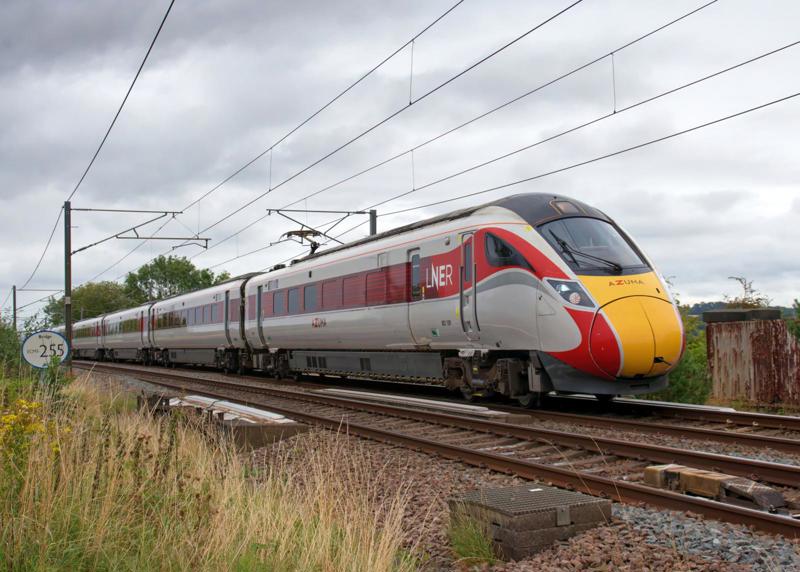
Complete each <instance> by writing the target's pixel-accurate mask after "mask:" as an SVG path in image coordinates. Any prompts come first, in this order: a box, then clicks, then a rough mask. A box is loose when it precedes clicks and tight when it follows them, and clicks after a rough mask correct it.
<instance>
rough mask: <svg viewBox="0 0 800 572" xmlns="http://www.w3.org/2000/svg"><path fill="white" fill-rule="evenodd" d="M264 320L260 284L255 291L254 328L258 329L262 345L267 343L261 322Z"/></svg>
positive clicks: (262, 291)
mask: <svg viewBox="0 0 800 572" xmlns="http://www.w3.org/2000/svg"><path fill="white" fill-rule="evenodd" d="M263 321H264V286H263V285H261V286H259V287H258V289H257V291H256V329H257V331H258V340H259V341H260V342H261V345H262V346H266V345H267V340H265V339H264V330H263V329H262V328H261V324H262V322H263Z"/></svg>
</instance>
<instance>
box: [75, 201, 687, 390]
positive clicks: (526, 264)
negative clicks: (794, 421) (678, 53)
mask: <svg viewBox="0 0 800 572" xmlns="http://www.w3.org/2000/svg"><path fill="white" fill-rule="evenodd" d="M556 230H557V232H555V231H556ZM551 235H552V236H551ZM562 235H563V238H562ZM553 237H555V238H553ZM565 241H566V243H568V244H565ZM579 250H581V251H582V252H581V253H582V254H583V255H584V256H586V258H585V259H584V258H583V257H581V256H579V254H581V253H579V252H578V251H579ZM590 252H591V253H593V254H589V253H590ZM601 255H605V256H607V257H608V258H604V257H602V256H601ZM614 257H616V258H617V259H619V260H620V262H619V263H617V262H615V261H614V260H613V258H614ZM592 258H595V259H597V260H600V261H602V262H597V261H595V262H592ZM632 299H635V300H636V301H637V305H636V309H634V308H633V306H630V300H632ZM626 304H628V305H626ZM637 312H638V313H637ZM633 314H636V315H635V316H634V315H633ZM677 316H678V314H677V312H676V310H675V307H674V303H673V301H672V300H671V298H670V297H669V295H668V294H667V290H666V288H665V284H664V283H663V281H662V279H661V278H660V276H659V275H658V274H657V273H656V272H655V270H654V268H653V266H652V264H651V263H650V261H649V260H648V259H647V258H646V257H645V256H644V254H642V253H641V251H640V250H639V249H638V248H637V247H636V245H635V244H634V243H633V241H632V240H631V239H630V238H629V237H628V236H627V235H626V234H625V233H624V232H623V231H622V230H621V229H620V228H619V227H618V226H617V225H616V224H615V223H614V222H613V221H612V220H611V219H609V218H608V217H607V216H606V215H605V214H603V213H602V212H600V211H598V210H596V209H594V208H592V207H590V206H588V205H585V204H583V203H580V202H578V201H574V200H572V199H569V198H566V197H554V196H552V195H541V194H523V195H515V196H511V197H507V198H505V199H501V200H498V201H495V202H492V203H488V204H485V205H481V206H478V207H473V208H469V209H464V210H461V211H457V212H453V213H449V214H447V215H444V216H440V217H436V218H434V219H429V220H426V221H422V222H418V223H414V224H412V225H408V226H406V227H402V228H399V229H395V230H392V231H389V232H386V233H383V234H379V235H377V236H373V237H369V238H366V239H363V240H360V241H357V242H354V243H351V244H347V245H344V246H340V247H337V248H333V249H330V250H326V251H323V252H321V253H318V254H315V255H311V256H308V257H306V258H302V259H300V260H296V261H294V262H293V263H292V264H291V265H289V266H287V267H283V266H278V267H275V268H273V269H272V270H271V271H269V272H266V273H263V274H251V275H246V276H241V277H238V278H235V279H232V280H230V281H228V282H226V283H224V284H219V285H217V286H214V287H211V288H207V289H203V290H199V291H195V292H191V293H187V294H183V295H180V296H176V297H173V298H170V299H167V300H162V301H158V302H153V303H148V304H144V305H142V306H139V307H137V308H131V309H127V310H122V311H119V312H115V313H111V314H108V315H105V316H102V317H99V318H92V319H89V320H83V321H81V322H78V323H76V324H75V326H74V342H73V355H74V356H76V357H79V358H92V359H107V360H135V361H140V362H143V363H150V364H154V363H158V364H163V365H170V364H202V365H207V366H214V367H218V368H220V369H224V370H237V371H242V370H260V371H265V372H268V373H271V374H274V375H276V376H288V375H295V376H299V375H309V374H312V375H322V376H340V377H368V378H374V379H387V380H400V381H408V382H416V383H425V384H439V385H443V386H446V387H448V388H451V389H460V390H462V391H463V392H464V393H465V394H470V395H474V394H476V393H491V392H497V393H501V394H505V395H508V396H509V397H512V398H517V399H519V400H520V401H522V402H524V403H525V402H529V401H530V400H531V399H533V398H535V397H536V396H537V395H538V394H541V393H542V392H546V391H551V390H556V391H561V392H580V393H591V394H597V395H619V394H633V393H644V392H649V391H655V390H658V389H661V388H663V387H664V386H665V384H666V375H665V374H666V373H667V371H668V370H669V369H670V368H671V367H672V366H674V364H675V363H677V361H678V359H679V358H680V354H681V353H682V349H683V332H682V330H681V328H680V324H679V319H678V318H677Z"/></svg>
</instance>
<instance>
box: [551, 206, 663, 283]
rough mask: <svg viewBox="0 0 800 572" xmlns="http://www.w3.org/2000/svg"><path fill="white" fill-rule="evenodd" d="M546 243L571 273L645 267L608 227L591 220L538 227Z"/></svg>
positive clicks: (639, 257)
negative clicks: (564, 262)
mask: <svg viewBox="0 0 800 572" xmlns="http://www.w3.org/2000/svg"><path fill="white" fill-rule="evenodd" d="M538 230H539V232H540V233H541V234H542V236H544V238H545V240H547V242H549V243H550V245H551V246H552V247H553V248H554V249H555V251H556V252H558V253H559V254H560V255H561V257H562V258H563V259H564V260H565V261H566V262H567V264H569V265H570V268H572V269H573V270H574V271H576V272H578V271H586V270H589V271H592V272H593V273H596V272H598V271H603V272H609V273H611V274H614V273H622V272H624V271H625V270H626V269H634V268H635V269H642V268H647V263H646V262H645V261H644V260H643V259H642V258H641V256H640V255H639V254H638V253H637V252H636V250H634V249H633V247H632V246H631V245H630V244H629V243H628V241H627V240H625V238H624V237H623V236H622V235H621V234H620V233H619V231H617V229H616V228H614V226H612V225H611V224H609V223H607V222H605V221H602V220H598V219H594V218H582V217H575V218H564V219H560V220H556V221H553V222H548V223H546V224H543V225H541V226H540V227H539V229H538Z"/></svg>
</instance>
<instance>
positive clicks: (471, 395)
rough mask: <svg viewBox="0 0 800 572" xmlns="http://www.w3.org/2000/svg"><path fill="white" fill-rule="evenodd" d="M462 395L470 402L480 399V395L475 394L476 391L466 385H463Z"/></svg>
mask: <svg viewBox="0 0 800 572" xmlns="http://www.w3.org/2000/svg"><path fill="white" fill-rule="evenodd" d="M461 396H462V397H463V398H464V399H466V400H467V401H470V402H472V401H477V399H478V396H477V395H475V391H474V390H473V389H472V388H471V387H468V386H466V385H462V386H461Z"/></svg>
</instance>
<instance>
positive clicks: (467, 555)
mask: <svg viewBox="0 0 800 572" xmlns="http://www.w3.org/2000/svg"><path fill="white" fill-rule="evenodd" d="M447 535H448V537H449V538H450V548H451V549H452V550H453V553H454V554H455V556H456V557H457V558H458V559H459V560H461V561H462V562H463V563H465V564H471V565H472V564H478V563H482V562H486V563H489V564H491V563H493V562H495V561H496V558H495V556H494V547H493V546H492V539H491V537H490V536H489V532H488V531H487V530H486V527H485V526H484V525H482V524H481V523H480V522H477V521H476V520H474V519H472V518H469V517H468V516H466V515H463V514H461V513H460V512H458V511H456V512H455V513H454V514H453V516H452V517H451V519H450V527H449V528H448V530H447Z"/></svg>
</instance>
